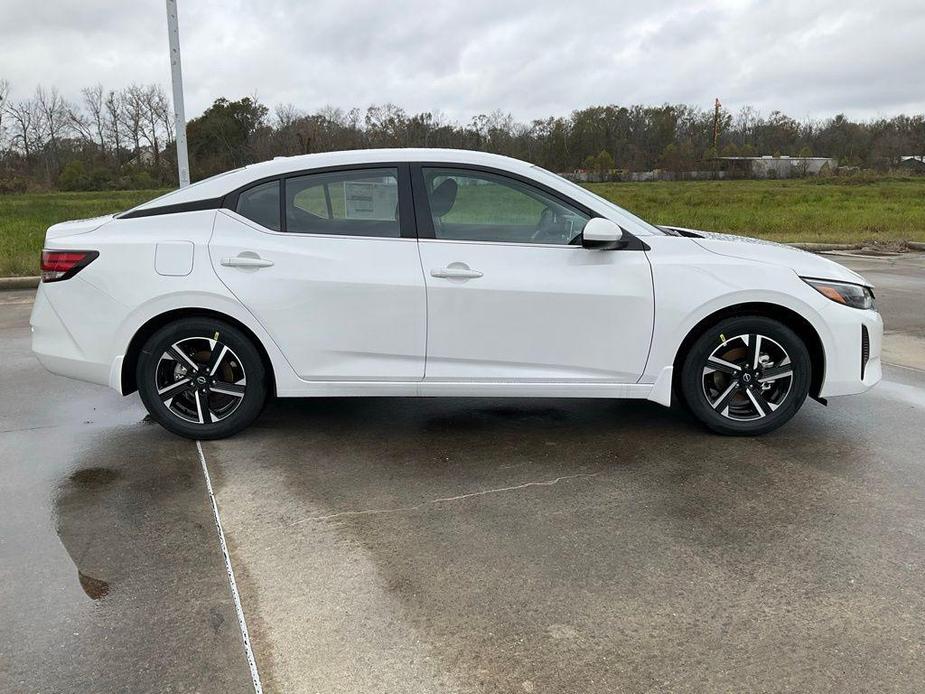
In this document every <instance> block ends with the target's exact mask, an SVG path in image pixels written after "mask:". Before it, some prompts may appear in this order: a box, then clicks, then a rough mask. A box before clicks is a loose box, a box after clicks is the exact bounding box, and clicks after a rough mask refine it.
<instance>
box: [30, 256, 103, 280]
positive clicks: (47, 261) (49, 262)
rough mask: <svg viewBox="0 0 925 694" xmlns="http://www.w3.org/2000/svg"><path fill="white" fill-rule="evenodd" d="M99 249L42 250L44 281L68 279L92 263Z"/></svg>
mask: <svg viewBox="0 0 925 694" xmlns="http://www.w3.org/2000/svg"><path fill="white" fill-rule="evenodd" d="M97 256H99V251H49V250H48V249H45V250H43V251H42V281H43V282H57V281H59V280H67V279H70V278H71V277H73V276H74V275H76V274H77V273H78V272H80V271H81V270H82V269H83V268H85V267H87V265H89V264H90V263H92V262H93V261H94V260H95V259H96V257H97Z"/></svg>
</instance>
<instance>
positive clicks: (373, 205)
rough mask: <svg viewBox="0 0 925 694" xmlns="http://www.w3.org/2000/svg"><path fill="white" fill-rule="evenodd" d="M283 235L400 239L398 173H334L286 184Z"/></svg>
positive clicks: (288, 180) (386, 170) (373, 171)
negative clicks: (289, 233) (289, 232)
mask: <svg viewBox="0 0 925 694" xmlns="http://www.w3.org/2000/svg"><path fill="white" fill-rule="evenodd" d="M285 190H286V231H291V232H297V233H302V234H334V235H339V236H376V237H392V238H398V237H400V236H401V224H400V220H399V212H398V170H397V169H394V168H383V169H366V170H359V171H337V172H333V173H320V174H310V175H308V176H297V177H294V178H287V179H286V186H285Z"/></svg>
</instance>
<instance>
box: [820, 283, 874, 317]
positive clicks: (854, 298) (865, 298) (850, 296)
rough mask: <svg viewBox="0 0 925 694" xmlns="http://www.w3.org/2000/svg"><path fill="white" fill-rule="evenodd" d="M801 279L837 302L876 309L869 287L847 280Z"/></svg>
mask: <svg viewBox="0 0 925 694" xmlns="http://www.w3.org/2000/svg"><path fill="white" fill-rule="evenodd" d="M802 280H803V281H804V282H806V284H808V285H809V286H810V287H812V288H813V289H815V290H816V291H817V292H819V293H820V294H822V295H823V296H825V297H827V298H829V299H831V300H832V301H835V302H837V303H839V304H844V305H845V306H851V307H852V308H863V309H870V310H873V311H876V310H877V303H876V301H874V290H873V289H871V288H870V287H865V286H863V285H860V284H850V283H849V282H830V281H829V280H817V279H811V278H809V277H803V278H802Z"/></svg>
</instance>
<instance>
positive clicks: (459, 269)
mask: <svg viewBox="0 0 925 694" xmlns="http://www.w3.org/2000/svg"><path fill="white" fill-rule="evenodd" d="M430 276H431V277H441V278H443V279H453V280H467V279H475V278H476V277H481V276H482V273H481V272H479V271H478V270H473V269H471V268H469V267H466V266H465V265H462V263H459V264H456V263H453V264H452V265H450V266H448V267H444V268H440V269H439V270H431V271H430Z"/></svg>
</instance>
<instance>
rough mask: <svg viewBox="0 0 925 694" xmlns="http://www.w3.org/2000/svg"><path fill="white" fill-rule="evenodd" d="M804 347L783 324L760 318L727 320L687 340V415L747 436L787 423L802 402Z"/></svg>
mask: <svg viewBox="0 0 925 694" xmlns="http://www.w3.org/2000/svg"><path fill="white" fill-rule="evenodd" d="M811 374H812V364H811V362H810V357H809V351H808V350H807V349H806V345H805V344H804V343H803V341H802V340H801V339H800V338H799V337H798V336H797V335H796V333H794V332H793V331H792V330H791V329H790V328H788V327H787V326H786V325H784V324H783V323H780V322H778V321H776V320H773V319H770V318H764V317H761V316H746V317H742V318H729V319H726V320H723V321H720V322H719V323H717V324H716V325H715V326H714V327H712V328H710V329H709V330H707V331H706V332H705V333H704V334H703V335H701V336H700V337H699V338H698V339H697V341H696V342H695V343H694V344H693V346H692V347H691V349H690V351H689V352H688V354H687V357H686V358H685V359H684V365H683V367H682V371H681V390H682V393H683V395H684V400H685V401H686V402H687V405H688V407H689V408H690V409H691V411H692V412H693V414H694V415H695V416H696V417H697V419H699V420H700V421H701V422H703V423H704V424H705V425H706V426H708V427H709V428H710V429H712V430H713V431H715V432H717V433H720V434H727V435H733V436H736V435H738V436H751V435H756V434H764V433H767V432H769V431H773V430H774V429H776V428H778V427H779V426H781V425H782V424H784V423H785V422H787V421H788V420H789V419H790V418H791V417H793V415H795V414H796V413H797V410H799V409H800V407H801V406H802V405H803V402H804V400H806V395H807V394H808V392H809V385H810V380H811Z"/></svg>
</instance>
